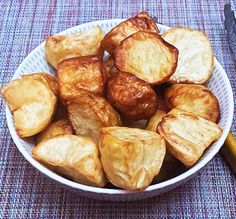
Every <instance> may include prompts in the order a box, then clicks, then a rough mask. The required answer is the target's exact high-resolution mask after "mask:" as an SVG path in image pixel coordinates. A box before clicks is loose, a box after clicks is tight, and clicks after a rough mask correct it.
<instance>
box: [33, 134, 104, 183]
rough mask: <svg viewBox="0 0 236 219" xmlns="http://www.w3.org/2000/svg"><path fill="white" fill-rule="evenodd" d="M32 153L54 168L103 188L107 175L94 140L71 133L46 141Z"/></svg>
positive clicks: (76, 179)
mask: <svg viewBox="0 0 236 219" xmlns="http://www.w3.org/2000/svg"><path fill="white" fill-rule="evenodd" d="M32 155H33V157H34V158H35V159H37V160H38V161H39V162H41V163H43V164H44V165H46V166H47V167H49V168H50V169H52V170H54V171H56V172H58V173H59V174H63V175H65V176H67V177H69V178H70V179H72V180H74V181H76V182H78V183H81V184H85V185H89V186H96V187H103V186H104V185H105V184H106V177H105V174H104V172H103V169H102V165H101V162H100V159H99V151H98V148H97V145H96V144H95V142H94V141H93V140H91V139H90V138H86V137H79V136H75V135H71V134H65V135H58V136H55V137H53V138H51V139H47V140H44V141H42V142H41V143H40V144H39V145H37V146H36V147H35V148H33V150H32Z"/></svg>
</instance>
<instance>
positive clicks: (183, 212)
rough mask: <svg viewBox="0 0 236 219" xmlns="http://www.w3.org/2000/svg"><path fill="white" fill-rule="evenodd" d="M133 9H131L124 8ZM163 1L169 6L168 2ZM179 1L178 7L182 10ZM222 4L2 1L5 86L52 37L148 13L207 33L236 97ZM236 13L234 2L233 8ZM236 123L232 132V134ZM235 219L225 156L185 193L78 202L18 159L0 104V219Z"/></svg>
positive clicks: (232, 179)
mask: <svg viewBox="0 0 236 219" xmlns="http://www.w3.org/2000/svg"><path fill="white" fill-rule="evenodd" d="M127 2H128V3H127ZM164 2H165V3H164ZM177 2H178V3H177ZM225 2H226V1H223V0H215V1H214V0H209V1H206V0H195V1H194V0H180V1H175V0H166V1H160V0H158V1H152V0H150V1H138V0H132V1H123V0H113V1H112V0H104V1H101V0H100V1H99V0H80V1H78V0H70V1H69V0H68V1H63V0H62V1H54V0H50V1H49V0H48V1H43V0H6V1H0V56H1V58H0V87H1V86H2V85H4V84H6V83H7V82H8V81H9V80H10V79H11V77H12V75H13V74H14V72H15V70H16V69H17V67H18V65H19V64H20V63H21V62H22V60H23V59H24V58H25V57H26V55H27V54H28V53H29V52H30V51H32V50H33V49H34V48H35V47H36V46H37V45H39V44H40V43H41V42H42V41H44V40H45V38H46V37H47V36H49V35H53V34H56V33H58V32H60V31H62V30H65V29H67V28H69V27H72V26H75V25H79V24H83V23H86V22H90V21H95V20H102V19H112V18H127V17H130V16H133V15H135V14H137V13H138V12H140V11H142V10H145V11H148V12H149V13H150V15H152V16H157V17H158V20H159V23H163V24H165V25H168V26H177V25H178V26H189V27H192V28H196V29H202V30H205V31H206V32H207V34H208V36H209V38H210V40H211V42H212V46H213V49H214V53H215V56H216V58H217V59H218V60H219V61H220V63H221V64H222V65H223V67H224V69H225V70H226V72H227V74H228V77H229V79H230V81H231V85H232V88H233V92H234V95H236V77H235V69H236V63H235V62H234V61H233V60H232V57H231V55H230V51H229V46H228V42H227V37H226V32H225V30H224V26H223V20H224V15H223V7H224V4H225ZM231 4H232V7H233V8H234V9H235V8H236V2H235V1H231ZM235 128H236V121H235V119H234V122H233V125H232V131H233V132H234V134H235V131H236V129H235ZM73 217H76V218H77V217H81V218H140V217H141V218H165V217H172V218H175V217H178V218H180V217H190V218H213V217H215V218H236V176H235V174H233V172H232V171H231V169H230V168H229V166H228V165H227V164H226V163H225V161H224V159H223V158H222V157H221V155H219V154H218V155H216V156H215V157H214V159H213V160H212V161H211V162H210V163H208V164H207V165H206V166H205V168H204V169H202V171H201V172H200V173H199V174H198V175H197V176H196V177H195V178H193V179H192V180H190V181H188V182H187V183H185V184H184V185H183V186H181V187H178V188H177V189H175V190H173V191H170V192H168V193H166V194H163V195H161V196H158V197H155V198H151V199H147V200H142V201H136V202H114V203H113V202H105V201H97V200H92V199H88V198H84V197H80V196H78V195H77V194H76V193H71V192H69V191H67V190H65V189H64V188H61V187H60V186H58V185H56V184H55V183H54V182H53V181H51V180H49V179H48V178H46V177H45V176H43V175H42V174H41V173H39V172H38V171H36V170H35V169H34V168H33V167H32V166H31V165H30V164H29V163H28V162H27V161H26V160H25V159H24V158H23V157H22V155H21V154H20V153H19V151H18V150H17V148H16V146H15V145H14V143H13V141H12V139H11V137H10V133H9V131H8V128H7V124H6V118H5V103H4V101H3V99H2V98H0V218H73Z"/></svg>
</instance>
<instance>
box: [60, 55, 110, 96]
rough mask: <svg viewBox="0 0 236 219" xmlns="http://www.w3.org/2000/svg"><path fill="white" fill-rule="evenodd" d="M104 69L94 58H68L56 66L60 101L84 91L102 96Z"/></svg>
mask: <svg viewBox="0 0 236 219" xmlns="http://www.w3.org/2000/svg"><path fill="white" fill-rule="evenodd" d="M106 74H107V73H106V69H105V68H104V67H103V64H102V63H101V62H100V61H99V59H98V58H97V57H96V56H83V57H76V58H70V59H66V60H64V61H62V62H61V63H60V64H59V65H58V70H57V76H58V82H59V92H60V97H61V99H62V100H68V99H70V98H72V97H74V96H77V95H78V94H79V93H81V92H84V91H89V92H93V93H96V94H99V95H103V94H104V87H105V81H106Z"/></svg>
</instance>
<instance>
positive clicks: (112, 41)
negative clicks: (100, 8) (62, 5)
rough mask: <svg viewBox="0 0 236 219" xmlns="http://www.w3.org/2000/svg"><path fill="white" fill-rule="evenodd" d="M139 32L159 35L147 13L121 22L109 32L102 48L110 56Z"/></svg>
mask: <svg viewBox="0 0 236 219" xmlns="http://www.w3.org/2000/svg"><path fill="white" fill-rule="evenodd" d="M138 31H150V32H155V33H159V30H158V28H157V26H156V24H155V22H154V21H153V20H152V18H151V17H150V16H149V15H148V13H147V12H141V13H139V14H138V15H137V16H135V17H133V18H129V19H128V20H126V21H123V22H121V23H120V24H118V25H117V26H115V27H114V28H113V29H112V30H110V32H108V33H107V34H106V35H105V37H104V39H103V40H102V47H103V48H104V49H105V50H106V51H107V52H109V53H110V54H113V53H114V50H115V48H116V47H117V46H119V45H120V43H121V41H123V40H124V39H125V38H127V37H128V36H130V35H131V34H133V33H136V32H138Z"/></svg>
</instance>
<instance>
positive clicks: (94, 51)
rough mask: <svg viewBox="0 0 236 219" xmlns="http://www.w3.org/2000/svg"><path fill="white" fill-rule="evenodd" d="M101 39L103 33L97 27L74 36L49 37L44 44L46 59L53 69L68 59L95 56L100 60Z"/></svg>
mask: <svg viewBox="0 0 236 219" xmlns="http://www.w3.org/2000/svg"><path fill="white" fill-rule="evenodd" d="M103 37H104V33H103V31H102V28H101V27H99V26H97V27H92V28H90V29H88V30H86V31H81V32H79V33H76V34H71V35H57V36H50V37H48V38H47V40H46V44H45V56H46V59H47V61H48V63H50V64H51V65H52V66H53V67H54V68H55V69H57V65H58V64H59V63H60V62H61V61H63V60H65V59H68V58H73V57H79V56H89V55H97V56H98V57H99V58H101V59H102V57H103V50H102V49H101V47H100V44H101V41H102V39H103Z"/></svg>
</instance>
